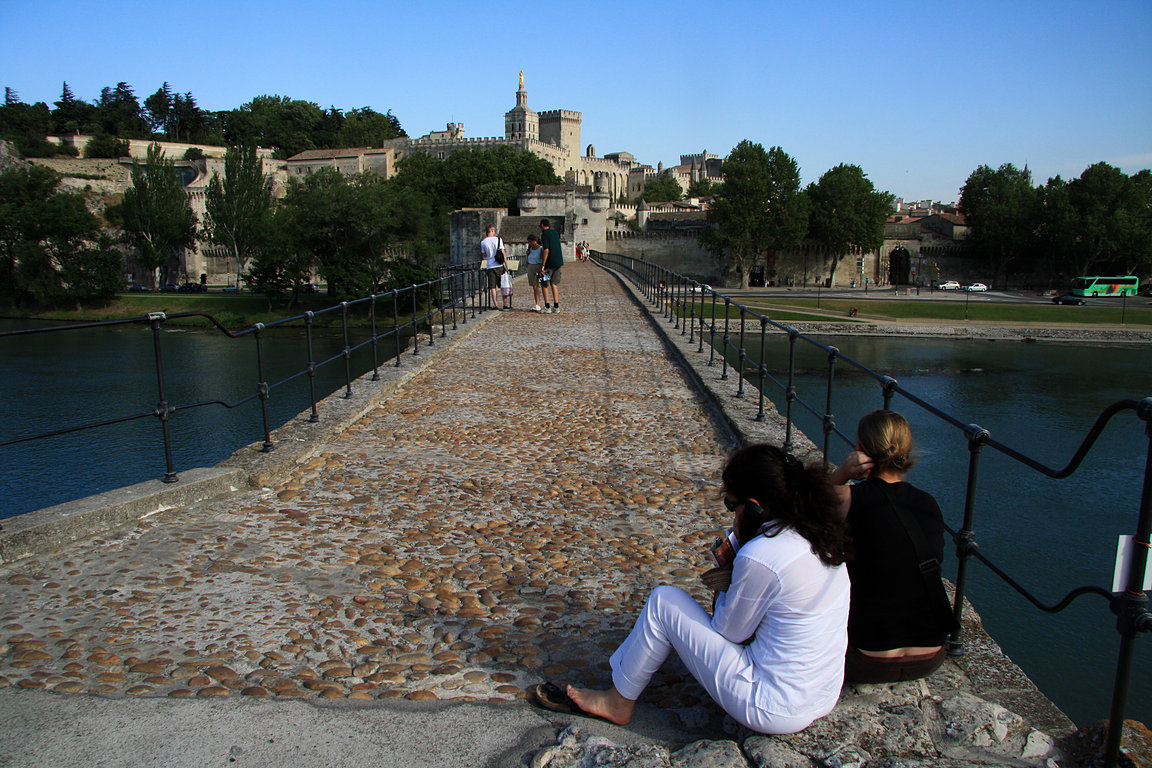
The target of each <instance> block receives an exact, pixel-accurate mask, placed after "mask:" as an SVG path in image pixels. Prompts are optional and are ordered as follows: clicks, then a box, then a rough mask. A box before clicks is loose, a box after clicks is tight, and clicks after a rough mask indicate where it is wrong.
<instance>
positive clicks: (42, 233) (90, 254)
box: [0, 166, 124, 306]
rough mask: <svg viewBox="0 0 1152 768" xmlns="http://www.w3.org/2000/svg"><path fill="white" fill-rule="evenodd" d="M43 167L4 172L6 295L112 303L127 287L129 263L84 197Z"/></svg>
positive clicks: (0, 198)
mask: <svg viewBox="0 0 1152 768" xmlns="http://www.w3.org/2000/svg"><path fill="white" fill-rule="evenodd" d="M59 183H60V177H59V176H58V175H57V174H55V173H54V172H52V171H51V170H48V169H47V168H43V167H41V166H31V167H29V168H15V169H10V170H8V171H5V172H3V173H0V254H2V267H0V269H2V271H3V275H2V278H3V279H0V286H2V287H0V291H4V292H5V293H7V294H8V295H9V297H10V299H11V300H13V301H20V299H21V297H22V296H25V295H28V294H31V296H32V297H33V298H34V299H35V300H36V301H38V302H39V303H41V304H47V305H52V306H59V305H62V304H65V303H69V304H73V305H76V304H79V303H81V302H85V301H89V300H93V299H106V298H108V297H110V296H112V295H113V294H114V293H116V291H118V290H119V289H120V288H121V287H122V284H123V274H124V268H123V260H122V258H121V256H120V254H119V252H117V251H116V250H115V249H114V248H113V247H112V245H111V242H110V240H109V239H108V238H107V236H105V235H103V234H102V233H101V232H100V226H99V222H98V221H97V219H96V217H95V216H94V215H93V214H92V213H91V212H90V211H89V210H88V208H87V206H85V204H84V199H83V197H81V196H80V195H78V194H75V193H71V192H61V191H59V190H58V185H59Z"/></svg>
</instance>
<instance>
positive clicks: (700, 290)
mask: <svg viewBox="0 0 1152 768" xmlns="http://www.w3.org/2000/svg"><path fill="white" fill-rule="evenodd" d="M710 290H712V286H710V285H707V284H706V283H701V284H700V285H694V286H692V293H704V292H705V291H710Z"/></svg>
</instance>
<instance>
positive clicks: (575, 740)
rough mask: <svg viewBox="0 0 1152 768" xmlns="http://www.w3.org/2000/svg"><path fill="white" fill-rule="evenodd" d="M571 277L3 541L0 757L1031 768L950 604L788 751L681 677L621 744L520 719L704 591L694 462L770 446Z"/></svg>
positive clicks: (671, 351)
mask: <svg viewBox="0 0 1152 768" xmlns="http://www.w3.org/2000/svg"><path fill="white" fill-rule="evenodd" d="M564 277H565V280H564V283H563V285H562V306H563V313H562V314H556V315H539V314H534V313H532V312H530V311H527V305H528V302H527V301H526V300H525V298H523V294H524V292H525V291H526V290H527V286H526V285H523V284H522V283H520V284H518V285H517V290H518V291H520V295H519V296H517V297H516V303H517V304H518V307H517V309H516V310H514V311H510V312H494V311H493V312H487V313H483V314H482V315H481V316H480V317H478V318H476V319H474V320H470V321H469V322H468V323H467V324H466V325H464V326H462V327H461V330H459V331H453V332H451V333H450V335H449V337H448V338H447V339H436V342H435V344H434V345H433V346H432V347H427V346H424V347H423V348H422V349H421V350H420V354H419V355H418V356H414V355H412V354H411V352H409V353H408V354H407V355H406V356H405V358H404V359H403V363H404V364H403V366H402V367H401V368H399V369H388V370H387V371H385V372H384V373H385V376H384V381H381V382H370V381H367V378H365V379H362V380H361V381H359V382H357V384H356V387H355V395H354V397H353V398H352V399H350V400H345V399H342V398H340V397H338V396H334V397H332V398H329V399H328V400H327V401H325V404H324V406H323V407H322V409H321V416H322V420H321V422H320V423H319V424H308V423H307V422H306V420H305V419H304V418H300V419H298V420H296V421H294V422H292V423H290V424H289V425H287V426H286V427H285V428H284V429H282V430H280V431H279V432H278V433H277V434H276V435H275V438H276V440H277V442H278V450H277V451H275V452H274V453H271V454H260V453H258V452H257V451H256V450H255V449H256V448H257V447H258V444H257V445H255V446H250V447H249V448H246V449H244V450H242V451H240V452H238V453H237V454H236V456H234V457H233V459H232V460H230V461H229V462H226V463H225V464H224V465H221V466H220V467H216V468H212V469H206V470H197V471H193V472H185V473H183V475H182V478H183V480H182V483H181V484H180V486H181V487H180V488H175V487H171V486H163V485H162V484H161V483H159V482H156V483H149V484H144V485H143V486H138V487H135V488H133V489H127V490H125V491H121V492H117V493H116V494H106V495H105V496H104V497H102V498H100V497H98V498H96V499H92V500H86V501H84V502H82V503H76V504H73V505H64V506H65V508H64V509H56V510H50V511H47V512H46V513H33V514H32V515H29V516H23V517H26V518H28V519H27V520H26V521H21V519H16V520H10V521H5V523H6V524H7V530H6V531H5V532H4V534H3V536H4V537H5V540H4V541H3V542H0V544H2V546H3V554H4V561H5V562H4V564H3V565H0V689H2V690H0V765H10V766H16V765H58V764H69V763H77V762H80V761H84V762H91V763H93V764H98V765H167V766H180V765H189V766H191V765H217V764H219V765H226V764H229V763H235V764H236V765H246V766H250V765H285V764H317V765H351V764H384V765H396V766H403V765H461V766H470V765H476V766H479V765H529V764H531V765H541V766H545V765H550V766H553V767H554V768H558V767H559V766H565V765H577V764H581V763H580V761H581V760H588V761H593V760H595V761H598V762H595V764H597V765H624V764H627V765H684V766H687V765H698V766H704V765H708V766H750V765H751V766H785V765H787V766H818V765H844V766H847V765H864V764H865V763H866V762H867V761H868V760H873V761H877V762H873V763H871V764H873V765H880V764H883V765H909V766H912V765H915V766H943V765H949V766H956V765H1037V766H1042V765H1053V764H1054V763H1053V762H1050V759H1051V758H1052V757H1053V756H1055V755H1056V753H1055V752H1054V751H1053V740H1052V738H1051V737H1053V736H1062V735H1064V734H1066V733H1067V732H1068V731H1070V730H1071V727H1070V726H1071V724H1070V723H1069V722H1068V721H1067V719H1066V718H1064V717H1063V715H1062V714H1061V713H1059V711H1057V710H1056V709H1055V707H1053V706H1052V705H1051V704H1050V703H1049V702H1048V701H1047V700H1046V699H1044V697H1043V696H1042V695H1040V693H1039V692H1038V691H1037V690H1036V689H1035V687H1034V686H1033V685H1032V684H1031V682H1030V681H1028V680H1027V678H1026V677H1025V676H1024V675H1023V673H1021V672H1020V670H1019V669H1017V668H1016V667H1015V666H1014V665H1012V664H1011V662H1009V661H1008V660H1007V659H1005V658H1004V657H1003V655H1002V654H1001V652H1000V651H999V648H998V647H997V646H996V645H995V643H994V642H992V641H991V640H990V639H989V638H988V637H987V636H986V635H985V634H984V633H983V632H982V630H981V629H980V625H979V620H978V617H976V616H975V614H971V616H970V618H969V620H968V622H967V625H966V632H967V633H968V640H969V652H968V654H967V655H966V656H965V657H963V658H962V659H959V660H950V661H948V662H947V663H946V664H945V666H944V667H943V668H942V669H941V670H940V671H939V672H938V673H937V674H935V675H934V676H933V677H932V678H931V679H930V680H928V681H927V682H917V683H913V684H903V685H897V686H863V687H860V688H852V687H849V688H846V689H845V691H844V695H843V698H842V701H841V703H840V705H839V706H838V708H837V709H836V711H835V712H833V713H832V714H831V715H829V716H828V717H827V718H824V719H823V720H821V721H819V722H818V723H816V724H815V725H813V726H812V727H811V728H809V729H808V730H807V731H805V732H803V733H800V734H796V735H793V736H783V737H764V736H759V735H756V734H752V733H748V732H743V731H741V730H740V729H738V728H737V727H735V726H734V724H733V723H732V722H731V721H730V720H726V718H725V716H724V714H723V712H722V711H720V710H719V709H718V708H716V707H715V706H714V705H713V704H712V703H711V702H710V701H709V699H708V697H707V694H705V693H704V691H703V690H702V689H701V688H700V687H699V686H698V685H697V684H696V683H695V681H694V680H693V679H692V678H691V676H690V675H688V674H687V673H686V671H685V670H684V668H683V667H682V666H681V665H680V664H679V662H678V661H677V660H675V657H673V659H671V660H670V661H669V663H668V664H666V665H665V668H664V670H662V672H661V673H660V675H659V676H658V677H657V679H656V680H655V681H654V683H653V685H652V686H651V687H650V688H649V689H648V691H646V693H645V695H644V697H643V698H642V700H641V703H640V705H639V707H638V709H637V716H636V719H635V720H634V722H633V724H632V725H630V726H629V727H627V728H620V727H617V726H613V725H609V724H607V723H603V722H600V721H592V720H581V719H578V718H572V717H569V716H562V715H556V714H553V713H545V712H542V711H539V710H536V709H534V708H532V707H531V706H530V705H529V703H528V702H527V701H526V700H525V692H526V690H527V689H528V688H529V687H530V686H531V685H532V684H534V683H537V682H541V681H545V680H563V681H572V682H577V683H582V684H587V685H594V686H605V685H607V684H608V683H609V676H608V665H607V657H608V655H609V654H610V652H611V650H612V649H613V648H614V647H615V646H616V645H617V644H618V643H619V642H620V641H621V640H622V639H623V638H624V636H625V634H626V633H627V631H628V629H629V628H630V626H631V623H632V621H633V618H634V616H635V614H636V612H637V611H638V609H639V607H640V606H641V604H642V601H643V600H644V598H645V597H646V595H647V594H648V592H649V591H650V590H651V589H652V588H653V587H655V586H656V585H658V584H662V583H664V584H675V585H678V586H680V587H683V588H684V589H687V590H688V591H690V592H692V593H693V594H695V595H696V596H697V597H698V598H699V599H700V600H701V601H704V600H706V599H707V598H708V593H706V591H705V589H704V588H703V586H702V585H700V583H699V582H698V576H699V574H700V573H701V572H702V571H703V570H704V569H705V568H706V567H707V565H708V564H707V562H706V557H705V555H704V548H705V546H706V544H707V542H708V541H710V540H711V538H712V537H714V536H715V535H716V532H717V531H718V530H719V529H721V528H722V527H723V526H724V525H725V523H726V519H727V516H728V515H727V513H726V512H725V511H724V508H723V506H722V505H721V504H720V503H719V498H718V484H719V478H718V470H719V468H720V466H721V464H722V462H723V461H724V458H725V456H726V455H727V454H728V453H729V452H730V451H731V450H732V449H733V448H734V447H735V446H736V445H737V444H738V443H739V442H740V441H746V440H774V441H776V442H777V443H779V442H780V441H781V440H782V424H780V423H779V421H778V420H777V419H776V418H775V414H774V413H770V414H769V418H768V419H767V420H766V421H765V422H755V421H753V420H752V419H751V414H747V412H746V411H745V413H746V415H744V416H741V415H739V414H736V413H735V412H734V411H733V410H732V409H731V407H730V406H731V404H732V403H731V401H730V394H725V392H728V391H731V390H734V389H735V384H734V382H719V381H718V378H719V373H718V371H719V369H718V368H708V367H706V366H705V365H703V359H702V358H704V357H706V355H703V356H701V355H698V354H696V352H695V349H694V348H690V347H689V346H687V345H686V344H685V343H684V341H682V340H681V337H680V336H679V331H672V332H669V331H668V330H666V329H667V324H666V323H665V321H664V320H663V319H662V318H661V316H660V315H659V313H653V312H652V311H650V309H649V308H648V307H647V305H646V304H645V303H644V302H643V301H642V300H641V299H639V298H638V297H637V296H635V295H634V294H633V292H632V291H631V289H630V288H629V287H628V286H627V285H625V284H623V283H621V282H620V281H619V280H618V279H617V278H616V277H615V276H614V275H613V274H611V273H609V272H607V271H605V270H603V269H601V268H600V267H598V266H596V265H595V264H591V263H572V264H570V265H568V266H566V267H565V275H564ZM420 343H421V344H422V345H427V340H422V341H421V342H420ZM729 385H731V386H729ZM739 402H740V403H742V404H745V407H746V403H747V401H739ZM803 451H805V452H811V451H813V448H812V446H811V445H810V444H807V443H805V444H804V446H803ZM77 512H79V513H80V514H79V515H78V516H77V514H76V513H77ZM84 519H87V520H88V521H89V523H88V524H89V525H90V526H91V527H90V528H88V529H84V527H83V525H84V524H83V523H82V522H76V521H82V520H84ZM85 531H86V532H85ZM92 534H94V537H92ZM86 537H87V538H86ZM72 538H75V539H78V540H77V541H68V539H72ZM301 700H302V701H301ZM569 726H575V728H570V727H569ZM884 760H887V762H883V763H881V762H879V761H884ZM630 761H631V762H630ZM1062 764H1064V765H1067V764H1068V763H1062Z"/></svg>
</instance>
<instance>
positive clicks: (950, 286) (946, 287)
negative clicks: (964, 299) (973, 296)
mask: <svg viewBox="0 0 1152 768" xmlns="http://www.w3.org/2000/svg"><path fill="white" fill-rule="evenodd" d="M936 288H937V289H938V290H941V291H958V290H960V283H958V282H956V281H955V280H947V281H945V282H943V283H940V285H938V286H936Z"/></svg>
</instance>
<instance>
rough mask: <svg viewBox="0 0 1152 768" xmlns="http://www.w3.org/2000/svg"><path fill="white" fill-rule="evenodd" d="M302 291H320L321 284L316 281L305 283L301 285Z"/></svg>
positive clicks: (311, 292)
mask: <svg viewBox="0 0 1152 768" xmlns="http://www.w3.org/2000/svg"><path fill="white" fill-rule="evenodd" d="M300 293H310V294H315V293H320V286H318V285H316V283H304V284H303V285H301V286H300Z"/></svg>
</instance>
